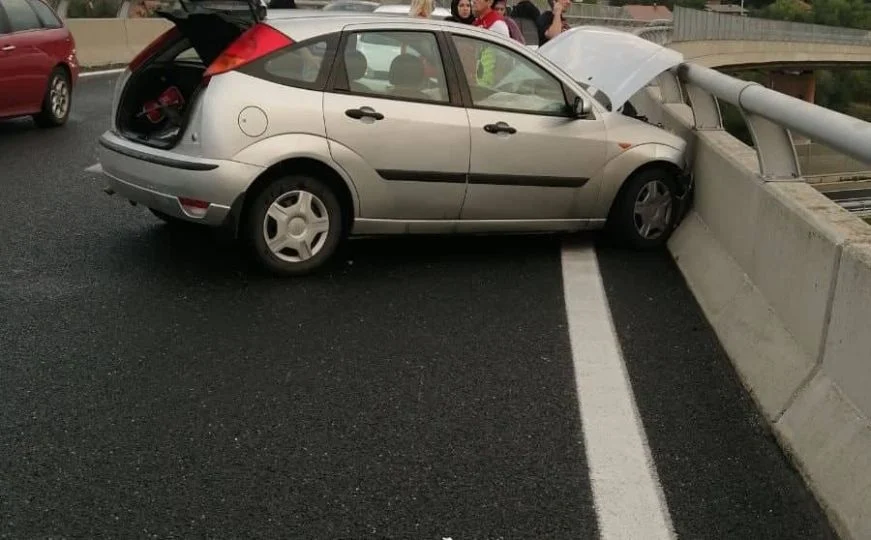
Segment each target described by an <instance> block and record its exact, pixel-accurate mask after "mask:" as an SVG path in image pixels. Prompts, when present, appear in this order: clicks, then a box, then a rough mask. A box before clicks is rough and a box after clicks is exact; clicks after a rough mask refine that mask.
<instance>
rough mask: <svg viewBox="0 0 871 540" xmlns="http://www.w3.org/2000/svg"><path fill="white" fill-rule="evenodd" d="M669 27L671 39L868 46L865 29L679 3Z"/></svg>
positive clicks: (870, 34)
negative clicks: (712, 10) (739, 14)
mask: <svg viewBox="0 0 871 540" xmlns="http://www.w3.org/2000/svg"><path fill="white" fill-rule="evenodd" d="M673 26H674V34H673V35H672V38H671V41H673V42H679V41H709V40H735V41H796V42H804V43H841V44H849V45H871V32H868V31H867V30H858V29H853V28H840V27H837V26H824V25H821V24H807V23H797V22H789V21H774V20H768V19H758V18H753V17H740V16H736V15H728V14H723V13H711V12H708V11H699V10H696V9H689V8H684V7H680V6H675V8H674V23H673Z"/></svg>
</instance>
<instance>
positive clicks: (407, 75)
mask: <svg viewBox="0 0 871 540" xmlns="http://www.w3.org/2000/svg"><path fill="white" fill-rule="evenodd" d="M389 77H390V84H391V85H392V86H393V89H392V90H391V94H392V95H394V96H396V97H403V98H406V99H419V100H424V101H432V100H433V99H432V97H430V96H428V95H426V94H424V93H423V92H422V91H421V87H423V84H424V82H425V81H426V77H425V76H424V67H423V60H421V59H420V58H419V57H417V56H414V55H411V54H408V53H404V54H400V55H399V56H397V57H396V58H394V59H393V62H391V63H390V74H389Z"/></svg>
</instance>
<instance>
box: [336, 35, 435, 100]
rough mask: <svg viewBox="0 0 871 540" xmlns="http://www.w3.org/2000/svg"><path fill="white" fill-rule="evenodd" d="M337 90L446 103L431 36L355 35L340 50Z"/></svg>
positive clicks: (433, 37)
mask: <svg viewBox="0 0 871 540" xmlns="http://www.w3.org/2000/svg"><path fill="white" fill-rule="evenodd" d="M341 57H342V64H341V66H342V68H341V70H340V73H339V77H338V79H337V81H336V87H337V89H339V90H343V91H346V92H351V93H353V94H363V95H371V96H378V97H386V98H390V99H400V100H410V101H423V102H432V103H448V101H449V100H450V97H449V94H448V86H447V78H446V76H445V69H444V65H443V64H442V57H441V53H440V52H439V47H438V41H437V40H436V36H435V34H433V33H431V32H421V31H378V32H372V31H369V32H359V33H356V34H352V35H350V36H349V38H348V40H347V41H346V42H345V46H344V48H343V50H342V51H341Z"/></svg>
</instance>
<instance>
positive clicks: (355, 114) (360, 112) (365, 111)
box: [345, 107, 384, 120]
mask: <svg viewBox="0 0 871 540" xmlns="http://www.w3.org/2000/svg"><path fill="white" fill-rule="evenodd" d="M345 114H346V115H347V116H350V117H351V118H353V119H355V120H359V119H361V118H363V117H364V116H365V117H367V118H374V119H375V120H383V119H384V115H383V114H381V113H380V112H376V111H375V109H373V108H372V107H360V108H359V109H348V110H347V111H345Z"/></svg>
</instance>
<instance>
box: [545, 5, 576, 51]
mask: <svg viewBox="0 0 871 540" xmlns="http://www.w3.org/2000/svg"><path fill="white" fill-rule="evenodd" d="M547 3H548V4H550V9H549V10H548V11H545V12H544V13H542V14H541V17H539V18H538V45H539V46H541V45H544V44H545V43H547V42H548V41H550V40H552V39H553V38H555V37H557V36H558V35H560V34H562V33H563V32H565V31H566V30H568V29H569V28H570V27H569V23H568V21H566V20H565V18H564V17H563V13H565V12H566V11H567V10H568V9H569V5H570V4H571V0H547Z"/></svg>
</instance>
